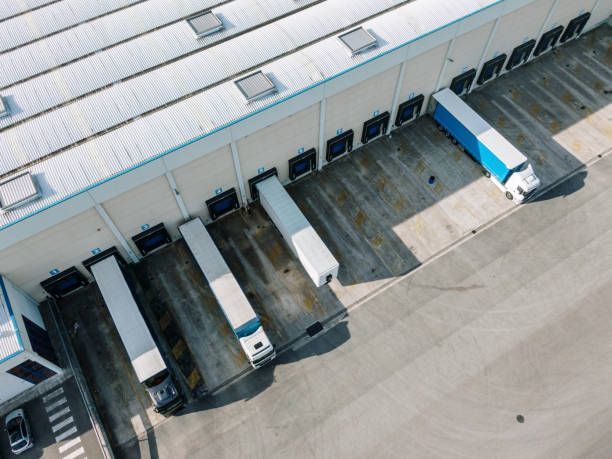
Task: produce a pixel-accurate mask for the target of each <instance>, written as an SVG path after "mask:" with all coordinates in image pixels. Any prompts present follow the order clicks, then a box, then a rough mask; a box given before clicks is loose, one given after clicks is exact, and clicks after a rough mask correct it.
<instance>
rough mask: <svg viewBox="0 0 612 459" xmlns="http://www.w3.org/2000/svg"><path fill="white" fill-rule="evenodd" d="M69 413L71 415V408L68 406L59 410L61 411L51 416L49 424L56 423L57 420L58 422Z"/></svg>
mask: <svg viewBox="0 0 612 459" xmlns="http://www.w3.org/2000/svg"><path fill="white" fill-rule="evenodd" d="M68 413H70V407H69V406H67V407H66V408H64V409H63V410H59V411H57V412H55V413H53V414H52V415H51V416H49V422H55V421H56V420H58V419H59V418H61V417H62V416H64V415H66V414H68Z"/></svg>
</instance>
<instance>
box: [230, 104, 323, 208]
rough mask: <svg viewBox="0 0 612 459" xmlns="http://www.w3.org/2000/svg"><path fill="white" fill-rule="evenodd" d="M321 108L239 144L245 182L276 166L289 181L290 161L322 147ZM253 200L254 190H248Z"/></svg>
mask: <svg viewBox="0 0 612 459" xmlns="http://www.w3.org/2000/svg"><path fill="white" fill-rule="evenodd" d="M318 139H319V105H318V104H316V105H313V106H311V107H309V108H307V109H306V110H302V111H301V112H298V113H296V114H294V115H291V116H289V117H288V118H286V119H284V120H282V121H279V122H278V123H275V124H272V125H271V126H268V127H266V128H264V129H261V130H259V131H257V132H255V133H254V134H251V135H250V136H247V137H244V138H242V139H240V140H239V141H238V142H236V143H237V146H238V153H239V156H240V166H241V169H242V174H243V176H244V180H245V181H248V180H249V179H250V178H252V177H255V176H256V175H258V174H259V173H261V172H263V171H261V170H260V168H263V169H264V170H268V169H271V168H272V167H276V169H277V171H278V178H279V180H280V181H281V182H283V183H285V182H287V181H288V180H289V163H288V161H289V159H290V158H292V157H294V156H295V155H297V154H298V149H299V148H303V149H304V151H305V150H308V149H310V148H312V147H318V142H319V140H318ZM247 194H248V195H249V196H248V197H249V198H250V197H251V196H250V190H247Z"/></svg>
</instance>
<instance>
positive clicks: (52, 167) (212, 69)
mask: <svg viewBox="0 0 612 459" xmlns="http://www.w3.org/2000/svg"><path fill="white" fill-rule="evenodd" d="M148 1H149V2H152V1H153V0H148ZM239 1H242V0H235V2H231V3H229V4H227V5H226V6H229V5H233V4H238V2H239ZM272 1H273V0H265V4H266V5H270V4H272ZM497 1H499V0H465V1H463V2H455V3H452V4H449V3H448V2H446V1H445V0H414V1H411V2H400V1H392V0H356V1H354V2H352V4H351V8H348V9H347V8H346V3H345V2H344V0H327V1H325V2H322V3H318V4H316V5H314V6H311V7H310V8H307V9H304V10H302V11H300V12H298V13H295V14H290V15H288V16H287V17H285V18H284V19H279V20H276V21H273V22H270V23H269V24H266V25H263V26H260V27H257V28H255V29H253V30H252V31H250V32H248V33H245V34H243V35H239V36H237V37H234V38H232V39H228V40H225V41H222V42H220V43H217V44H215V45H214V46H211V47H209V48H208V49H206V50H205V51H204V52H196V53H194V54H192V55H190V56H188V57H187V58H185V59H180V60H178V61H175V62H172V63H168V64H166V65H164V66H160V67H159V68H158V69H156V70H155V71H150V72H146V73H144V74H142V75H140V76H138V77H137V78H132V79H128V80H126V81H125V82H123V83H120V84H115V85H112V86H110V87H108V88H106V89H104V90H102V91H98V92H95V93H94V94H91V95H89V96H86V97H83V98H82V99H79V100H76V101H74V102H71V103H69V104H67V105H66V106H64V107H60V108H54V109H53V110H51V111H49V112H48V113H45V114H43V115H41V116H35V117H33V118H32V119H29V120H27V121H26V122H25V123H24V124H21V125H18V126H15V127H12V128H9V129H6V130H4V131H3V132H2V133H1V134H0V170H1V171H2V172H4V173H7V172H10V171H13V170H14V169H15V168H20V167H27V169H28V170H29V171H30V172H31V173H32V174H42V175H43V176H44V178H45V180H44V181H43V182H44V184H42V186H41V191H42V197H41V199H39V200H37V201H34V202H32V203H30V204H28V205H26V206H23V207H21V208H18V209H14V210H13V211H11V212H10V214H5V215H0V228H1V227H4V226H6V225H8V224H11V223H12V222H14V221H16V220H18V219H20V218H23V217H25V216H27V215H30V214H31V213H33V212H37V211H39V210H42V209H44V208H45V207H48V206H49V205H51V204H52V203H54V202H57V201H59V200H62V199H64V198H66V197H67V196H69V195H72V194H74V193H76V192H78V191H80V190H83V189H84V188H87V187H90V186H93V185H95V184H96V183H99V182H101V181H103V180H106V179H108V178H109V177H111V176H113V175H114V174H119V173H122V172H124V171H125V170H126V169H130V168H133V167H137V166H138V165H139V164H141V163H142V162H143V161H147V160H150V159H153V158H155V157H158V156H160V155H163V154H165V153H166V152H169V151H170V150H175V149H176V148H177V147H179V146H181V145H183V144H185V143H187V142H190V141H193V140H195V139H198V138H202V137H204V136H206V135H208V134H210V133H212V132H214V131H215V130H218V129H221V128H224V127H226V126H228V125H230V124H232V123H234V122H236V121H237V120H239V119H241V118H243V117H246V116H249V115H250V114H252V113H254V112H256V111H259V110H262V109H265V108H267V107H269V106H271V105H273V104H275V103H276V102H279V101H281V100H284V99H286V98H288V97H290V96H292V95H293V94H296V93H298V92H302V91H304V90H306V89H308V88H309V87H311V86H313V84H315V83H317V82H320V81H322V80H324V79H328V78H333V77H334V76H336V75H338V74H339V73H340V72H345V71H347V70H350V69H352V68H354V67H355V66H356V65H358V64H359V63H361V62H364V61H366V60H370V59H373V58H375V57H377V56H380V55H382V54H384V53H387V52H388V51H390V50H393V49H394V48H397V47H400V46H403V45H405V44H407V43H410V42H411V41H413V40H416V39H418V38H419V37H421V36H423V35H424V34H426V33H429V32H431V31H433V30H435V29H438V28H442V27H444V26H445V25H448V24H449V23H451V22H453V21H456V20H459V19H461V18H462V17H464V16H466V15H468V14H472V13H474V12H476V11H478V10H479V9H481V8H482V7H484V6H487V5H491V4H494V3H497ZM261 2H264V0H260V2H258V3H261ZM291 3H293V2H291ZM459 3H460V4H459ZM393 5H397V7H394V6H393ZM432 11H433V12H435V14H432ZM262 14H263V13H262ZM359 18H362V19H361V21H360V19H359ZM363 18H365V20H363ZM224 21H225V19H224ZM407 22H409V23H410V25H409V26H406V23H407ZM182 24H183V26H184V27H185V28H186V33H187V34H188V35H189V39H190V41H191V42H197V41H199V40H195V39H194V37H193V33H192V32H191V30H189V27H188V25H187V24H186V23H185V21H183V22H182ZM338 24H342V25H343V27H342V28H341V29H340V30H339V29H338V27H339V26H338ZM355 26H362V27H363V28H364V29H366V30H371V31H373V32H374V33H375V34H376V37H377V38H378V39H379V40H378V41H379V46H378V47H376V48H371V49H369V50H367V51H365V52H363V53H360V54H357V55H355V56H351V55H350V54H349V53H347V52H346V49H345V47H344V45H343V44H342V43H341V42H340V41H339V40H338V38H337V35H338V34H339V33H342V32H343V31H344V30H352V29H354V28H355ZM226 32H228V30H224V31H222V32H220V35H221V34H224V33H226ZM215 36H216V35H215ZM209 38H212V37H206V38H205V39H209ZM170 45H171V44H170ZM100 54H101V58H103V59H106V57H103V56H106V54H105V53H100ZM137 56H138V53H134V54H133V59H132V60H134V61H136V60H137ZM122 59H125V58H122ZM79 64H80V63H79ZM103 65H104V66H105V68H107V71H114V70H115V69H117V68H122V65H123V66H124V65H126V63H125V62H122V61H121V60H109V61H108V62H106V61H105V63H104V64H103ZM129 65H131V63H129ZM254 70H261V71H262V72H263V73H265V74H267V75H271V76H272V77H273V79H274V83H275V84H276V85H277V87H278V88H279V91H278V92H277V93H275V94H272V95H270V96H269V97H266V98H264V99H259V100H254V101H252V102H250V103H246V101H245V100H244V97H243V96H242V94H241V93H240V91H239V89H238V88H237V87H236V86H235V84H234V80H236V79H237V78H240V77H241V76H244V75H248V74H250V73H252V72H253V71H254ZM76 75H77V73H76V71H73V72H70V78H71V79H70V80H68V76H67V77H66V79H65V80H64V79H63V78H59V79H58V80H57V81H56V86H55V87H56V92H58V93H60V92H61V93H66V92H68V93H70V91H75V88H76V87H77V86H78V85H79V83H81V82H82V84H89V82H90V81H94V80H96V79H97V78H98V77H99V75H92V74H91V70H89V71H88V72H87V73H85V74H83V76H82V78H81V77H80V76H79V77H78V78H77V77H76ZM79 75H80V74H79ZM32 81H33V80H32ZM68 81H70V82H73V81H74V84H73V85H71V84H68V83H67V82H68ZM96 81H97V80H96ZM42 87H43V86H42V85H41V86H39V87H34V88H33V90H32V91H31V93H30V94H28V96H29V97H32V98H34V99H36V98H37V99H39V100H38V101H36V100H32V101H29V102H28V103H29V104H34V105H30V107H32V106H36V105H35V104H36V103H39V104H40V100H42V101H44V100H45V98H46V97H51V96H52V97H56V95H51V96H49V95H48V94H46V93H45V92H44V91H41V90H40V89H41V88H42ZM79 90H80V89H79ZM24 97H25V96H24ZM62 97H64V96H62ZM11 118H12V116H11ZM160 126H168V129H164V131H163V135H156V133H160V132H162V131H160ZM93 133H95V134H96V135H95V136H93V137H90V138H88V136H91V135H92V134H93ZM83 140H85V141H83ZM75 142H79V144H78V145H73V143H75ZM125 151H128V152H130V153H129V156H128V155H127V154H125V153H123V152H125ZM117 152H119V153H117ZM119 157H120V158H122V159H121V160H119V159H118V158H119Z"/></svg>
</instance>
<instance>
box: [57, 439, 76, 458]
mask: <svg viewBox="0 0 612 459" xmlns="http://www.w3.org/2000/svg"><path fill="white" fill-rule="evenodd" d="M79 443H81V437H75V438H73V439H72V440H70V441H67V442H66V443H64V444H63V445H61V446H60V447H59V448H58V450H59V452H60V454H61V453H63V452H64V451H68V450H69V449H70V448H72V447H73V446H76V445H78V444H79Z"/></svg>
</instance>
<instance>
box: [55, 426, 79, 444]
mask: <svg viewBox="0 0 612 459" xmlns="http://www.w3.org/2000/svg"><path fill="white" fill-rule="evenodd" d="M76 431H77V428H76V427H74V426H72V427H71V428H70V429H68V430H65V431H64V432H62V433H61V434H59V435H58V436H57V437H55V443H59V442H60V441H62V440H65V439H66V438H68V437H69V436H70V435H72V434H75V433H76Z"/></svg>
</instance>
